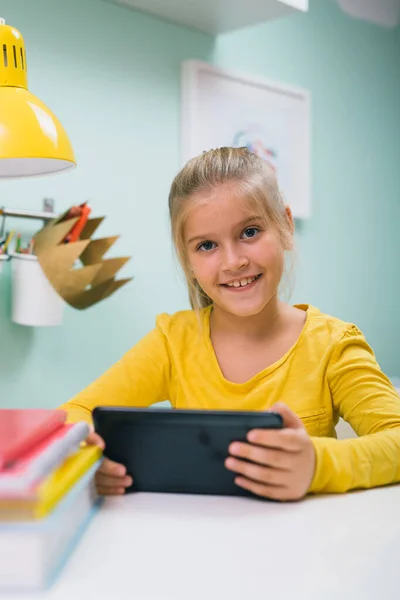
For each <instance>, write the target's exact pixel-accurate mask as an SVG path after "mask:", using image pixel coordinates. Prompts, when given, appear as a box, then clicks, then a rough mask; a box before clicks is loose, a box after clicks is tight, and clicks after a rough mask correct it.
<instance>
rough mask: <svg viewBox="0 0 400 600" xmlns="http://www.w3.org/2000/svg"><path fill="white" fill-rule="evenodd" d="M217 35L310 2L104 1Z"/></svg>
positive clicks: (303, 7)
mask: <svg viewBox="0 0 400 600" xmlns="http://www.w3.org/2000/svg"><path fill="white" fill-rule="evenodd" d="M105 1H106V2H111V3H112V4H120V5H123V6H127V7H129V8H133V9H137V10H141V11H143V12H147V13H150V14H153V15H155V16H157V17H161V18H163V19H166V20H168V21H172V22H174V23H177V24H179V25H184V26H185V27H191V28H193V29H197V30H199V31H203V32H204V33H208V34H211V35H218V34H220V33H227V32H229V31H234V30H236V29H242V28H243V27H248V26H250V25H256V24H257V23H263V22H265V21H270V20H272V19H278V18H280V17H284V16H286V15H289V14H293V13H296V12H307V11H308V4H309V0H105Z"/></svg>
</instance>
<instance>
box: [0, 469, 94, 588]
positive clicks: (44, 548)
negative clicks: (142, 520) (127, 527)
mask: <svg viewBox="0 0 400 600" xmlns="http://www.w3.org/2000/svg"><path fill="white" fill-rule="evenodd" d="M99 464H100V461H99V462H97V463H95V464H94V465H93V466H92V467H91V468H90V469H89V470H88V471H87V472H86V473H85V475H84V476H83V477H81V478H80V479H79V480H78V481H77V483H76V484H75V486H74V487H73V488H71V490H70V491H69V493H68V494H67V495H66V496H65V497H64V498H63V500H61V501H60V502H59V504H58V505H57V507H56V508H55V509H54V510H53V511H52V512H51V513H50V515H49V516H48V517H46V518H44V519H40V520H37V521H18V522H9V523H1V524H0V592H5V591H8V592H12V591H18V592H20V591H31V590H44V589H46V588H49V587H50V586H51V585H52V583H53V582H54V581H55V579H56V578H57V577H58V575H59V573H60V571H61V570H62V568H63V567H64V565H65V563H66V562H67V560H68V558H69V556H70V555H71V553H72V551H73V550H74V548H75V547H76V545H77V544H78V542H79V540H80V539H81V537H82V535H83V533H84V531H85V530H86V528H87V526H88V525H89V523H90V521H91V519H92V518H93V517H94V515H95V514H96V512H97V510H98V508H99V506H100V504H101V498H99V496H98V495H97V492H96V489H95V484H94V474H95V472H96V470H97V469H98V467H99Z"/></svg>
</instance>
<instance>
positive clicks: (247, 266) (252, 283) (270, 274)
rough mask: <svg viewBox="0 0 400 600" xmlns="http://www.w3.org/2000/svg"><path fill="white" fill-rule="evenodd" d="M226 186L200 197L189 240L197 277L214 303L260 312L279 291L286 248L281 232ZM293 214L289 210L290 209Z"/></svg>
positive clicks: (187, 230) (243, 312) (242, 312)
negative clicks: (269, 226) (283, 244)
mask: <svg viewBox="0 0 400 600" xmlns="http://www.w3.org/2000/svg"><path fill="white" fill-rule="evenodd" d="M233 190H234V187H233V186H232V184H223V185H220V186H218V187H217V188H215V189H213V190H212V191H211V192H208V193H205V194H202V195H201V196H198V197H197V199H198V200H200V202H199V204H197V205H195V206H194V207H193V208H192V209H191V210H190V211H189V212H188V215H187V218H186V221H185V227H184V240H185V246H186V252H187V256H188V260H189V264H190V268H191V269H192V272H193V276H194V278H195V279H196V280H197V281H198V283H199V285H200V287H201V288H202V289H203V291H204V292H205V293H206V294H207V295H208V296H209V297H210V298H211V299H212V300H213V302H214V304H215V306H217V307H219V308H221V309H222V310H224V311H226V312H229V313H231V314H233V315H235V316H241V317H248V316H253V315H257V314H258V313H260V312H261V311H262V310H263V309H264V308H265V307H266V305H267V304H268V303H269V302H270V300H271V299H272V298H274V297H275V296H276V294H277V291H278V286H279V282H280V280H281V277H282V274H283V269H284V252H283V248H282V242H281V240H280V238H279V235H278V232H277V230H276V229H275V228H273V227H271V228H268V229H266V227H265V224H264V223H263V219H262V217H261V215H260V214H259V213H257V212H255V211H254V210H251V209H250V208H249V207H247V208H246V207H245V206H244V203H243V201H240V200H239V199H237V198H236V197H235V195H234V193H233ZM288 216H289V218H290V213H288Z"/></svg>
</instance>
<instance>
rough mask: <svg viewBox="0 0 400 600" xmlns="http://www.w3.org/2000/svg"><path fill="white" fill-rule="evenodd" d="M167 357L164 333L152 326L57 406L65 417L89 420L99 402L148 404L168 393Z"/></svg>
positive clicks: (109, 403)
mask: <svg viewBox="0 0 400 600" xmlns="http://www.w3.org/2000/svg"><path fill="white" fill-rule="evenodd" d="M169 381H170V357H169V353H168V348H167V342H166V339H165V336H164V334H163V333H162V332H161V331H160V329H159V328H155V329H154V330H153V331H151V332H150V333H149V334H147V335H146V336H145V337H144V338H142V340H140V342H138V343H137V344H136V345H135V346H134V347H133V348H131V350H129V351H128V352H127V353H126V354H125V355H124V356H123V357H122V358H121V360H119V361H118V362H117V363H116V364H114V365H113V366H112V367H111V368H110V369H108V371H106V372H105V373H104V375H102V376H101V377H100V378H99V379H97V380H96V381H94V382H93V383H92V384H91V385H89V386H88V387H87V388H86V389H84V390H83V391H82V392H80V393H79V394H77V395H76V396H75V397H74V398H72V399H71V400H70V401H69V402H66V403H65V404H63V405H61V406H60V407H59V408H60V409H63V410H66V411H67V414H68V421H69V422H75V421H81V420H84V421H88V422H89V423H91V422H92V410H93V409H94V408H95V407H96V406H100V405H103V406H104V405H108V406H111V405H114V406H131V407H135V406H137V407H139V406H150V405H151V404H154V403H155V402H159V401H161V400H167V399H168V397H169Z"/></svg>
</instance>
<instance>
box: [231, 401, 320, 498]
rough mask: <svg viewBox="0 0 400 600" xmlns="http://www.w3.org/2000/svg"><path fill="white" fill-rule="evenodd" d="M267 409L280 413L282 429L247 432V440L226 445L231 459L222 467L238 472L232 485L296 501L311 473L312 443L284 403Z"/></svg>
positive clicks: (304, 488)
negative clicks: (246, 441)
mask: <svg viewBox="0 0 400 600" xmlns="http://www.w3.org/2000/svg"><path fill="white" fill-rule="evenodd" d="M271 410H273V411H275V412H278V413H280V415H282V417H283V421H284V427H285V429H281V430H279V429H253V430H252V431H249V433H248V434H247V440H248V442H249V443H241V442H233V443H232V444H231V445H230V446H229V453H230V454H231V455H233V456H234V457H235V458H233V457H232V456H230V457H229V458H227V459H226V461H225V466H226V467H227V468H228V469H229V470H230V471H234V472H235V473H238V474H239V477H236V478H235V483H236V485H238V486H240V487H242V488H244V489H246V490H249V491H250V492H253V494H256V495H257V496H264V497H266V498H271V499H273V500H300V498H303V497H304V496H305V495H306V494H307V491H308V489H309V487H310V484H311V481H312V478H313V476H314V470H315V462H316V459H315V450H314V446H313V444H312V442H311V439H310V437H309V435H308V434H307V432H306V430H305V427H304V425H303V423H302V422H301V420H300V419H299V417H298V416H297V415H295V414H294V413H293V412H292V411H291V410H290V409H289V408H288V407H287V406H286V405H285V404H282V403H278V404H276V405H275V406H273V407H272V408H271ZM241 459H243V460H241ZM247 461H251V462H247ZM254 463H255V464H254Z"/></svg>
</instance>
